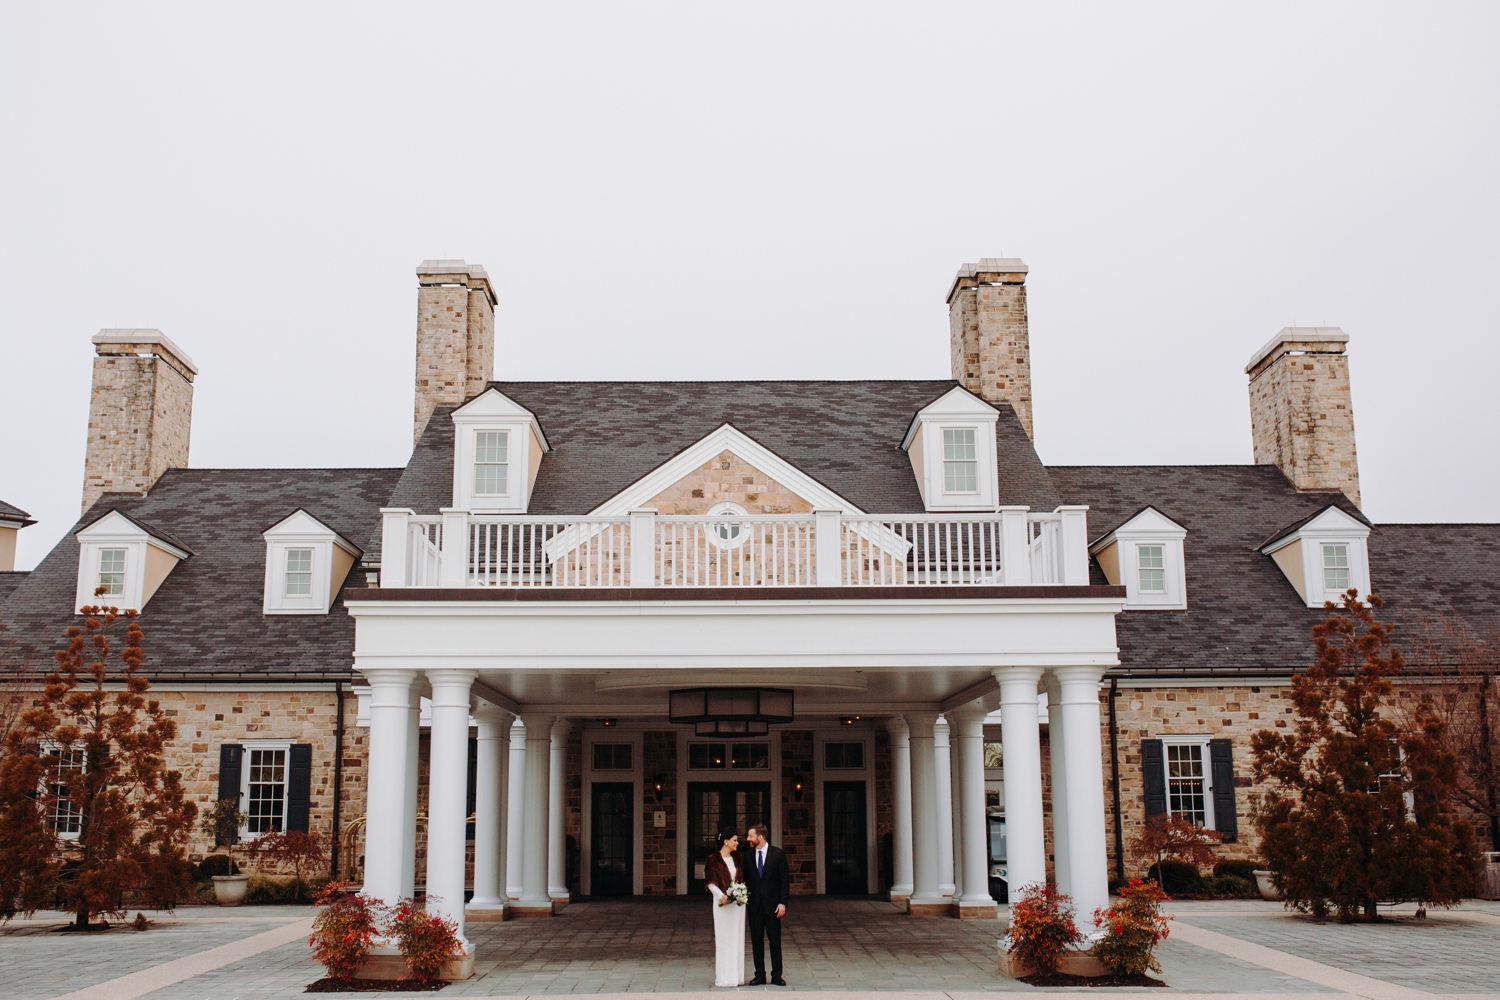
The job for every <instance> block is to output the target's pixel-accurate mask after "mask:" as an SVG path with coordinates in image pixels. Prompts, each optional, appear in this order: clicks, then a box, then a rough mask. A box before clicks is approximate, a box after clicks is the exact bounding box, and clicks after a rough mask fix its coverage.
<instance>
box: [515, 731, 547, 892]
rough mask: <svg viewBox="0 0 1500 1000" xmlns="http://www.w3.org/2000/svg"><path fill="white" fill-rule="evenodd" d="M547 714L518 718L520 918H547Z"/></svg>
mask: <svg viewBox="0 0 1500 1000" xmlns="http://www.w3.org/2000/svg"><path fill="white" fill-rule="evenodd" d="M554 718H556V717H555V716H551V715H532V714H530V713H527V714H524V715H522V716H521V722H522V723H523V724H525V726H526V791H525V794H524V799H525V801H524V804H523V805H522V807H521V809H522V813H523V814H524V817H525V820H524V825H523V828H522V838H523V840H524V844H523V846H522V848H521V901H520V903H519V905H517V906H516V907H515V909H516V912H517V914H518V915H520V916H550V915H551V913H552V897H551V896H549V895H547V827H548V820H549V818H550V817H549V815H548V813H549V809H548V798H549V796H550V793H551V791H552V780H551V770H552V720H553V719H554Z"/></svg>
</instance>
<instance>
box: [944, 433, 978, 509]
mask: <svg viewBox="0 0 1500 1000" xmlns="http://www.w3.org/2000/svg"><path fill="white" fill-rule="evenodd" d="M943 489H944V490H946V491H947V492H949V493H974V492H976V491H978V489H979V461H978V457H977V455H976V453H975V450H974V431H973V430H972V429H967V430H963V429H961V430H946V429H945V430H944V431H943Z"/></svg>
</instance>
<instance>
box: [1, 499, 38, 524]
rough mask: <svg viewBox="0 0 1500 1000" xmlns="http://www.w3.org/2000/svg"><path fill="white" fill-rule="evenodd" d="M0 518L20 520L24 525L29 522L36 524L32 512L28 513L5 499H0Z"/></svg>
mask: <svg viewBox="0 0 1500 1000" xmlns="http://www.w3.org/2000/svg"><path fill="white" fill-rule="evenodd" d="M0 520H7V521H20V522H22V526H23V527H24V526H25V525H27V524H36V522H35V521H33V520H32V519H31V515H30V514H28V513H26V512H25V511H24V510H22V509H21V508H19V507H17V506H16V505H15V504H9V503H6V502H5V501H4V500H0Z"/></svg>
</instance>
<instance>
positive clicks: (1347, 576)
mask: <svg viewBox="0 0 1500 1000" xmlns="http://www.w3.org/2000/svg"><path fill="white" fill-rule="evenodd" d="M1318 550H1319V552H1320V553H1321V554H1322V557H1323V591H1324V593H1332V594H1342V593H1343V592H1344V591H1346V590H1348V589H1349V585H1350V583H1351V582H1352V580H1353V578H1354V574H1353V572H1352V567H1351V566H1350V559H1349V543H1348V542H1319V543H1318ZM1331 554H1338V555H1342V557H1343V562H1344V564H1343V565H1342V566H1338V565H1334V566H1330V565H1328V557H1329V555H1331ZM1339 571H1342V572H1343V574H1344V582H1343V583H1342V584H1334V585H1330V584H1329V582H1328V574H1329V573H1330V572H1334V573H1337V572H1339Z"/></svg>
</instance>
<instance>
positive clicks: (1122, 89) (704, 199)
mask: <svg viewBox="0 0 1500 1000" xmlns="http://www.w3.org/2000/svg"><path fill="white" fill-rule="evenodd" d="M1497 51H1500V5H1496V4H1491V3H1486V4H1479V3H1475V4H1471V5H1463V4H1410V3H1402V4H1396V5H1378V4H1371V3H1358V4H1348V5H1337V4H1313V5H1309V4H1304V3H1296V4H1287V5H1276V4H1270V3H1264V2H1262V3H1255V4H1247V5H1244V6H1240V7H1232V6H1229V5H1223V4H1196V3H1195V4H1182V5H1163V6H1149V5H1143V4H1129V5H1122V4H1109V5H1097V6H1085V5H1079V4H1073V5H1067V6H1060V5H1051V4H1038V3H1031V4H1024V5H1022V4H1016V5H1010V6H999V5H995V4H977V3H965V4H950V5H940V4H920V5H917V4H913V5H903V6H881V5H872V4H870V3H859V4H848V5H834V4H816V5H807V4H786V5H779V4H754V5H742V6H740V7H739V8H732V7H731V6H729V5H724V4H712V5H710V4H702V3H689V4H681V5H664V4H643V3H635V4H619V3H611V4H600V5H597V6H595V5H564V4H551V3H530V4H525V5H512V6H509V7H499V6H495V5H475V6H467V5H464V4H459V3H455V2H446V3H443V4H403V5H399V6H377V5H374V4H357V5H348V6H339V5H333V4H308V3H297V4H287V5H276V4H271V3H264V2H262V3H255V4H237V5H228V4H196V3H195V4H185V5H182V6H180V7H171V6H167V5H126V4H113V3H112V4H101V5H88V4H78V3H70V4H22V3H10V4H6V5H4V6H3V7H0V143H3V147H0V153H3V155H0V346H3V355H0V356H3V358H4V376H3V382H0V420H3V427H4V431H3V436H0V456H3V462H0V499H4V500H6V501H8V502H10V503H13V504H16V505H17V506H20V507H22V508H24V509H26V510H28V511H30V512H31V513H32V515H33V516H34V517H36V518H38V519H39V520H40V522H41V523H40V524H39V525H37V526H35V527H32V528H28V529H27V530H26V531H24V532H23V533H22V536H21V546H20V554H19V557H18V566H19V567H20V568H27V567H30V566H31V565H33V564H34V563H35V562H36V561H37V560H38V559H40V558H41V556H42V555H43V554H44V553H45V551H46V550H48V549H50V547H51V546H52V545H53V544H55V543H56V541H57V539H58V538H59V537H61V536H62V534H63V533H64V532H65V531H66V530H67V529H68V528H69V527H71V525H72V524H73V522H74V520H75V519H76V517H77V515H78V502H79V497H80V493H81V487H82V477H83V450H84V434H85V429H86V425H87V417H88V393H89V380H90V366H91V360H90V359H91V357H92V347H91V345H90V343H89V337H90V336H91V335H92V334H94V333H95V332H96V331H97V330H99V329H100V328H101V327H131V326H141V327H157V328H159V329H161V330H162V331H164V332H165V333H166V334H167V335H168V336H169V337H171V338H173V339H174V340H175V341H176V342H177V343H178V344H180V345H181V346H182V347H183V349H184V350H186V351H187V352H188V353H189V354H190V355H191V356H192V357H193V359H194V360H195V361H196V362H197V364H198V365H199V367H200V368H201V370H202V371H201V374H200V376H199V378H198V380H197V383H196V393H195V400H194V422H193V435H192V464H193V465H195V466H202V467H213V466H359V465H400V464H403V463H404V462H405V460H406V458H407V455H408V453H409V451H410V434H411V405H412V368H413V352H414V347H413V332H414V328H415V316H416V279H415V277H414V275H413V268H414V267H415V266H416V264H417V263H418V262H419V261H421V260H422V259H423V258H427V257H461V258H465V259H467V260H469V261H470V262H477V263H481V264H483V265H484V266H485V267H486V268H488V270H489V273H490V275H491V277H492V279H493V280H494V282H495V285H496V289H497V292H498V294H499V297H500V305H499V307H498V309H497V311H496V327H497V332H496V347H497V351H496V353H497V356H498V360H497V369H498V370H497V373H496V374H497V376H498V377H500V378H505V379H558V378H570V379H614V378H632V379H738V378H908V377H924V378H946V377H948V375H949V371H948V324H947V310H946V306H945V305H944V302H943V298H944V295H945V293H946V291H947V289H948V285H949V283H950V281H951V280H952V278H953V274H954V271H955V269H956V268H957V267H958V265H959V264H961V263H963V262H964V261H970V260H975V259H977V258H979V257H982V256H1002V255H1008V256H1018V257H1021V258H1023V259H1024V260H1025V261H1026V262H1027V263H1028V264H1029V265H1030V267H1031V275H1030V279H1029V281H1028V284H1029V286H1030V307H1031V343H1032V352H1033V354H1032V365H1033V378H1034V391H1035V409H1036V443H1037V447H1038V449H1039V450H1040V452H1041V454H1042V457H1043V459H1044V460H1045V461H1047V462H1048V463H1050V464H1069V463H1174V464H1182V463H1240V462H1248V461H1250V459H1251V449H1250V421H1249V413H1248V404H1247V401H1246V388H1245V375H1244V374H1243V371H1242V369H1243V366H1244V364H1245V362H1246V361H1247V360H1248V359H1249V357H1250V355H1251V353H1252V352H1253V351H1254V350H1255V349H1256V348H1257V347H1259V346H1260V345H1261V344H1262V343H1263V342H1264V341H1265V340H1266V339H1267V338H1269V337H1270V336H1271V335H1272V334H1274V333H1275V332H1276V331H1277V330H1278V329H1280V328H1281V327H1283V326H1287V325H1292V324H1300V325H1319V324H1326V325H1337V326H1342V327H1343V328H1344V330H1345V331H1347V332H1348V333H1349V335H1350V338H1351V340H1350V370H1351V373H1352V378H1353V395H1354V415H1355V426H1356V430H1357V434H1358V442H1359V464H1360V472H1361V477H1362V489H1363V494H1364V499H1365V505H1366V511H1367V513H1369V514H1370V515H1371V516H1372V517H1373V518H1375V519H1376V520H1381V521H1437V520H1490V521H1494V520H1500V472H1497V469H1496V459H1495V453H1496V451H1497V449H1496V446H1495V443H1494V436H1495V432H1496V429H1497V424H1500V402H1497V399H1500V392H1497V390H1496V372H1497V370H1500V346H1497V340H1500V338H1497V336H1496V333H1497V318H1496V317H1497V309H1496V306H1495V299H1496V293H1495V288H1496V285H1497V271H1500V184H1497V178H1500V58H1497V57H1496V52H1497Z"/></svg>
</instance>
